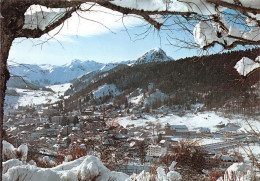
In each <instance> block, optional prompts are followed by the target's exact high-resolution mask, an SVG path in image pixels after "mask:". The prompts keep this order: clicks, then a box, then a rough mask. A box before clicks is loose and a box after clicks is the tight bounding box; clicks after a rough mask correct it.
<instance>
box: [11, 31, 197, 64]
mask: <svg viewBox="0 0 260 181" xmlns="http://www.w3.org/2000/svg"><path fill="white" fill-rule="evenodd" d="M144 30H145V28H143V31H144ZM137 31H140V28H131V29H129V33H131V37H132V39H134V37H136V36H135V35H132V34H134V33H137ZM160 36H161V37H159V36H158V32H155V33H153V32H152V33H150V34H149V35H148V36H147V37H146V38H144V39H142V40H137V41H133V40H131V39H130V37H129V35H128V34H127V32H126V31H123V30H117V31H116V34H114V33H111V32H106V33H103V34H98V35H93V36H87V37H82V36H70V38H71V39H72V40H73V41H60V42H58V41H56V40H52V41H49V42H47V43H45V44H43V45H42V46H41V45H37V44H38V43H39V42H40V41H39V40H37V39H36V40H31V39H27V40H26V39H17V40H16V41H15V43H14V44H13V46H12V48H11V51H10V56H9V59H10V60H12V61H15V62H19V63H28V64H30V63H37V64H45V63H46V64H55V65H62V64H65V63H68V62H70V61H71V60H73V59H80V60H95V61H98V62H103V63H107V62H118V61H122V60H133V59H136V58H138V57H139V56H141V55H142V54H143V53H145V52H146V51H148V50H150V49H153V48H156V47H160V48H162V49H163V50H164V51H165V52H166V53H167V55H169V56H171V57H173V58H174V59H178V58H181V57H186V56H192V55H197V50H188V49H182V50H179V49H178V48H176V47H173V46H171V45H169V43H168V41H167V40H166V33H164V32H163V31H162V32H160ZM180 36H182V34H181V33H180ZM21 40H23V41H21ZM61 44H62V45H61Z"/></svg>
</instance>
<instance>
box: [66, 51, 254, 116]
mask: <svg viewBox="0 0 260 181" xmlns="http://www.w3.org/2000/svg"><path fill="white" fill-rule="evenodd" d="M258 52H259V49H253V50H246V51H233V52H228V53H223V54H215V55H209V56H202V57H190V58H184V59H180V60H177V61H159V62H155V63H146V64H135V65H134V66H122V67H121V68H117V71H115V70H111V71H109V72H108V73H107V74H106V76H103V77H99V79H98V80H97V81H93V82H92V83H89V85H88V86H87V87H86V88H85V89H83V90H81V91H79V92H77V93H75V94H74V95H73V96H71V97H70V98H69V99H68V100H67V101H66V102H67V108H68V110H70V109H75V108H80V107H84V106H88V105H90V102H89V101H90V100H91V98H92V97H93V96H92V94H93V91H95V90H96V89H100V86H104V85H106V84H111V85H115V87H116V88H117V89H118V91H120V92H121V94H120V95H118V94H117V95H113V91H110V93H109V94H107V95H106V96H104V97H103V99H101V98H99V100H97V99H95V101H94V103H96V104H103V103H106V102H111V101H112V102H113V103H114V105H122V104H125V102H126V100H127V101H128V102H129V101H130V100H131V99H132V97H133V96H132V95H133V94H136V96H139V98H140V100H139V101H137V102H138V104H139V106H140V107H144V106H146V102H147V101H145V99H147V97H150V96H151V95H154V93H155V95H156V94H158V92H160V94H163V95H165V96H164V98H161V97H162V96H160V100H156V96H154V98H153V99H154V100H153V101H148V102H149V104H148V105H149V106H150V107H152V108H158V107H160V106H162V105H166V106H169V107H172V106H180V107H182V108H183V109H190V106H191V105H192V104H197V103H201V104H203V105H204V108H207V109H212V108H222V107H223V106H224V107H226V108H229V109H231V108H230V107H232V110H233V109H235V110H237V111H239V112H241V110H242V109H243V110H244V108H245V109H248V110H249V109H250V108H251V107H256V106H258V101H259V96H258V95H256V94H254V93H252V92H254V91H256V89H258V86H255V87H252V86H253V85H255V83H257V82H259V76H258V73H259V72H255V73H254V74H253V75H251V76H250V77H248V78H246V79H245V78H244V77H241V76H240V75H239V74H238V73H237V72H236V70H235V69H234V66H235V64H236V62H237V61H238V60H240V59H241V58H242V57H244V56H248V55H249V58H254V57H255V56H257V55H258ZM72 87H73V86H72ZM138 90H139V91H138ZM249 92H251V93H249ZM256 92H257V91H256ZM136 96H135V97H136ZM91 103H92V104H93V100H92V102H91Z"/></svg>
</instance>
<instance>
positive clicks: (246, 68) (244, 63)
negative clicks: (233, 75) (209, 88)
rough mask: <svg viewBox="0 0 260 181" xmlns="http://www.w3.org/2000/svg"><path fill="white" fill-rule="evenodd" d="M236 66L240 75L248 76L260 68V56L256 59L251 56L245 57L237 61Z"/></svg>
mask: <svg viewBox="0 0 260 181" xmlns="http://www.w3.org/2000/svg"><path fill="white" fill-rule="evenodd" d="M234 68H235V69H236V70H237V72H238V73H239V74H240V75H243V76H247V75H248V74H250V73H251V72H253V71H254V70H256V69H258V68H260V56H258V57H257V58H256V59H255V61H253V60H251V59H250V58H247V57H243V58H242V59H241V60H239V61H238V62H237V63H236V65H235V67H234Z"/></svg>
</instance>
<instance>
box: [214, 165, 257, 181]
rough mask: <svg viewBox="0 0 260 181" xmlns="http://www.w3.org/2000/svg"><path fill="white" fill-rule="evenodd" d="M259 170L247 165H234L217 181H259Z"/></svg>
mask: <svg viewBox="0 0 260 181" xmlns="http://www.w3.org/2000/svg"><path fill="white" fill-rule="evenodd" d="M259 171H260V170H259V169H258V168H257V167H255V166H252V165H251V164H249V163H234V164H232V165H231V166H230V167H228V169H227V170H226V171H225V174H224V175H223V177H220V178H219V179H218V180H217V181H230V180H232V181H251V180H259V179H260V174H259Z"/></svg>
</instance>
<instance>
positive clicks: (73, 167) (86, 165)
mask: <svg viewBox="0 0 260 181" xmlns="http://www.w3.org/2000/svg"><path fill="white" fill-rule="evenodd" d="M21 163H22V162H19V160H14V159H13V160H10V161H9V162H4V167H3V168H4V172H3V173H4V174H3V175H2V179H3V180H4V181H14V180H19V179H21V178H22V179H23V180H26V181H54V180H55V181H65V180H70V181H78V180H94V179H95V180H97V181H109V180H113V181H130V178H129V176H128V175H126V174H124V173H121V172H114V171H112V172H111V171H110V170H109V169H107V168H106V167H105V166H104V165H103V163H102V162H101V161H100V160H99V159H98V158H97V157H95V156H85V157H81V158H79V159H77V160H74V161H71V162H64V163H63V164H61V165H59V166H57V167H53V168H39V167H37V166H34V165H21Z"/></svg>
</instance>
